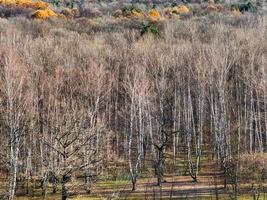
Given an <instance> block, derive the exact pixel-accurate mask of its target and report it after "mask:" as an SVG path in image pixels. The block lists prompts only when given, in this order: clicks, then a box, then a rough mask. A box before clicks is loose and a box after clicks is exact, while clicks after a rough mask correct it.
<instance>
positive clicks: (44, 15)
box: [32, 8, 58, 19]
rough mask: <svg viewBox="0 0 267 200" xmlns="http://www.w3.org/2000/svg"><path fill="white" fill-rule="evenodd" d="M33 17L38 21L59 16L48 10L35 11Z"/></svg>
mask: <svg viewBox="0 0 267 200" xmlns="http://www.w3.org/2000/svg"><path fill="white" fill-rule="evenodd" d="M32 16H33V17H34V18H37V19H48V18H50V17H56V16H58V15H57V14H56V13H55V12H54V11H53V10H51V9H50V8H46V9H44V10H37V11H35V12H34V13H33V15H32Z"/></svg>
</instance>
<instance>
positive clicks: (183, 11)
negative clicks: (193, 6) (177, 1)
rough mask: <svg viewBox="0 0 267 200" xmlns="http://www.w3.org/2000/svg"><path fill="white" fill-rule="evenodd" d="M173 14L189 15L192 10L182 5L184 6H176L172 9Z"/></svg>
mask: <svg viewBox="0 0 267 200" xmlns="http://www.w3.org/2000/svg"><path fill="white" fill-rule="evenodd" d="M172 12H173V13H177V14H188V13H189V12H190V10H189V8H187V7H186V6H185V5H182V6H174V7H173V8H172Z"/></svg>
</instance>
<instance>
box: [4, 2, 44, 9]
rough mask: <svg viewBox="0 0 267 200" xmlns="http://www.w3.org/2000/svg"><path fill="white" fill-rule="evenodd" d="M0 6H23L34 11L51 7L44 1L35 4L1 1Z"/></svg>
mask: <svg viewBox="0 0 267 200" xmlns="http://www.w3.org/2000/svg"><path fill="white" fill-rule="evenodd" d="M0 4H4V5H14V6H21V7H25V8H32V9H45V8H48V7H49V4H48V3H46V2H43V1H37V2H33V1H31V0H0Z"/></svg>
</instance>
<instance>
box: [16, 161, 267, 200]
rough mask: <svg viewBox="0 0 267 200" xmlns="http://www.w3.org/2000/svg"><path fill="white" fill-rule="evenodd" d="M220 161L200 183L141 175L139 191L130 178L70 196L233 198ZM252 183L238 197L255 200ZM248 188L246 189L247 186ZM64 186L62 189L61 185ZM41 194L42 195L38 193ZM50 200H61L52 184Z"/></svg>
mask: <svg viewBox="0 0 267 200" xmlns="http://www.w3.org/2000/svg"><path fill="white" fill-rule="evenodd" d="M216 166H217V165H216V163H212V162H211V164H205V165H204V166H203V168H202V169H201V171H200V173H199V176H198V182H193V181H192V178H191V177H190V176H189V175H187V176H182V175H174V174H167V175H165V176H164V182H163V183H162V186H161V187H159V186H157V185H156V178H154V177H151V178H150V177H146V178H139V179H138V182H137V189H136V191H131V182H130V180H102V181H98V182H97V183H96V184H94V185H93V187H92V193H91V194H90V195H88V194H85V192H84V190H83V191H82V187H80V188H79V189H78V190H76V193H77V194H79V195H75V194H73V195H72V196H70V199H74V200H87V199H88V200H96V199H130V200H140V199H198V200H205V199H216V200H217V199H223V200H228V199H229V200H230V199H232V198H231V195H232V193H231V190H226V189H224V187H223V179H222V173H221V172H220V171H219V170H218V168H217V167H216ZM249 187H250V185H245V184H244V185H242V188H241V186H240V188H239V189H242V190H243V191H245V192H240V194H239V195H238V199H241V200H248V199H253V195H252V192H251V190H250V189H249ZM245 188H246V189H245ZM59 189H60V188H59ZM38 193H39V196H38ZM35 196H36V197H34V198H32V197H30V196H28V197H27V196H25V195H23V196H18V197H17V198H16V199H17V200H29V199H41V197H40V191H39V192H38V191H36V193H35ZM45 199H47V200H57V199H61V196H60V191H59V192H58V193H57V194H52V193H51V186H49V188H48V192H47V195H46V198H45ZM265 199H267V194H261V195H260V196H259V198H258V200H265Z"/></svg>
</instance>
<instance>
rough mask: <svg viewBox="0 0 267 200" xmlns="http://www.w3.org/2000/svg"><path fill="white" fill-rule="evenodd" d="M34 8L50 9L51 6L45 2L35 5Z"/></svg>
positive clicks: (38, 2)
mask: <svg viewBox="0 0 267 200" xmlns="http://www.w3.org/2000/svg"><path fill="white" fill-rule="evenodd" d="M32 7H33V8H35V9H46V8H48V7H49V4H48V3H46V2H43V1H37V2H35V3H33V5H32Z"/></svg>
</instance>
